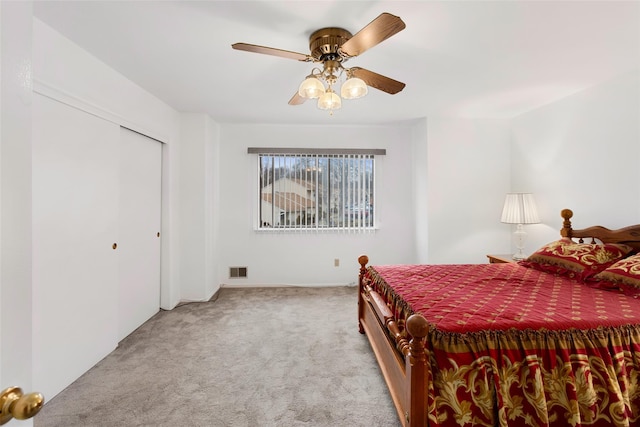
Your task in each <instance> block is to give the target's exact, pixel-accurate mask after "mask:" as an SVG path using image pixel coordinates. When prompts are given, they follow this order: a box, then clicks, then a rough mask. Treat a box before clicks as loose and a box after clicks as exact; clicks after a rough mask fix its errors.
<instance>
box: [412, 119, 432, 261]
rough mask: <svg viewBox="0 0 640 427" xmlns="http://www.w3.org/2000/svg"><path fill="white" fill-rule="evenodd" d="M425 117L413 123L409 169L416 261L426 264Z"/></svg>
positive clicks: (427, 243) (427, 182)
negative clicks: (411, 185)
mask: <svg viewBox="0 0 640 427" xmlns="http://www.w3.org/2000/svg"><path fill="white" fill-rule="evenodd" d="M428 126H429V124H428V121H427V119H426V118H425V119H420V120H416V121H415V122H414V123H413V127H412V130H413V135H412V137H411V140H412V153H411V160H412V162H411V170H412V172H413V177H412V180H411V181H412V182H413V210H414V212H415V222H414V227H415V236H416V262H417V263H419V264H426V263H427V262H428V261H427V260H428V259H429V226H428V225H429V224H428V221H427V218H428V217H429V203H428V197H427V196H428V194H429V192H428V190H429V181H428V179H429V178H428V171H427V161H428V159H427V155H428V149H427V145H428V143H429V141H428V139H427V128H428Z"/></svg>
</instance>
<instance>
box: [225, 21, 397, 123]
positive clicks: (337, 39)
mask: <svg viewBox="0 0 640 427" xmlns="http://www.w3.org/2000/svg"><path fill="white" fill-rule="evenodd" d="M405 27H406V25H405V23H404V22H403V21H402V19H400V18H399V17H397V16H394V15H392V14H390V13H386V12H385V13H382V14H380V15H379V16H378V17H377V18H375V19H374V20H373V21H371V22H370V23H369V24H367V25H366V26H365V27H364V28H362V29H361V30H360V31H358V32H357V33H356V34H355V35H352V34H351V33H350V32H349V31H347V30H345V29H343V28H337V27H327V28H321V29H319V30H317V31H314V32H313V33H312V34H311V36H310V37H309V50H310V54H304V53H298V52H292V51H288V50H282V49H275V48H272V47H265V46H258V45H254V44H248V43H235V44H233V45H231V47H233V48H234V49H237V50H244V51H247V52H254V53H262V54H265V55H273V56H279V57H282V58H288V59H295V60H297V61H302V62H313V63H320V64H322V69H320V68H314V69H313V70H312V71H311V73H310V74H309V75H308V76H307V77H306V79H305V80H304V81H303V82H302V84H300V87H299V88H298V91H297V92H296V93H295V94H294V95H293V97H292V98H291V99H290V100H289V104H290V105H299V104H302V103H303V102H305V101H306V100H307V99H313V98H318V108H320V109H323V110H330V111H331V112H332V111H333V110H337V109H339V108H340V107H341V105H342V102H341V98H340V96H338V95H337V94H336V92H335V90H334V88H333V87H334V85H336V83H337V82H338V81H339V80H341V79H344V83H343V84H342V87H341V89H340V95H341V96H342V98H344V99H355V98H360V97H362V96H364V95H366V94H367V86H371V87H374V88H376V89H378V90H381V91H383V92H386V93H389V94H392V95H393V94H396V93H398V92H400V91H401V90H402V89H404V87H405V84H404V83H402V82H399V81H397V80H394V79H392V78H389V77H386V76H383V75H381V74H377V73H374V72H373V71H369V70H366V69H364V68H360V67H352V68H345V67H344V66H343V64H344V63H345V62H346V61H347V60H349V59H350V58H353V57H356V56H358V55H360V54H362V53H363V52H365V51H367V50H369V49H371V48H372V47H374V46H375V45H377V44H379V43H381V42H383V41H385V40H386V39H388V38H389V37H391V36H393V35H395V34H397V33H399V32H400V31H402V30H404V28H405ZM322 82H324V83H325V84H326V87H325V84H323V83H322Z"/></svg>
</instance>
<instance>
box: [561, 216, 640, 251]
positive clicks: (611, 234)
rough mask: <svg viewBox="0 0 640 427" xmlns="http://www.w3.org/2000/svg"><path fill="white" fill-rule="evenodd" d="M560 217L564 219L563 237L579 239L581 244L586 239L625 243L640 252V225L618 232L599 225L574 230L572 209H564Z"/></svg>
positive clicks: (621, 229)
mask: <svg viewBox="0 0 640 427" xmlns="http://www.w3.org/2000/svg"><path fill="white" fill-rule="evenodd" d="M560 215H561V216H562V218H563V219H564V222H563V223H562V230H560V235H562V237H569V238H572V239H579V240H578V241H579V242H581V243H582V242H584V239H591V241H592V242H593V241H594V240H593V239H598V240H600V241H601V242H603V243H624V244H625V245H629V246H632V247H634V248H635V249H636V250H640V224H638V225H631V226H629V227H625V228H620V229H618V230H609V229H608V228H605V227H602V226H599V225H595V226H592V227H588V228H583V229H580V230H574V229H573V228H572V227H571V217H572V216H573V211H572V210H571V209H563V210H562V212H560Z"/></svg>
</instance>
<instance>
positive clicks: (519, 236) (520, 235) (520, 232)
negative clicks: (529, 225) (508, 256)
mask: <svg viewBox="0 0 640 427" xmlns="http://www.w3.org/2000/svg"><path fill="white" fill-rule="evenodd" d="M513 234H514V236H515V240H516V249H517V251H516V253H515V254H514V255H513V259H514V260H516V261H522V260H523V259H525V258H526V257H527V256H526V255H525V254H524V252H523V251H522V250H523V249H524V241H525V239H526V238H527V233H526V231H524V229H523V226H522V224H518V225H517V226H516V231H515V232H514V233H513Z"/></svg>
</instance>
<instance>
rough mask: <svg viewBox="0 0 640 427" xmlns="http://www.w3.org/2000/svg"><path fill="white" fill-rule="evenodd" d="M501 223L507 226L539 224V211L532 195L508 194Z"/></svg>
mask: <svg viewBox="0 0 640 427" xmlns="http://www.w3.org/2000/svg"><path fill="white" fill-rule="evenodd" d="M500 222H504V223H506V224H537V223H539V222H540V218H539V217H538V209H536V203H535V201H534V200H533V194H531V193H508V194H507V197H506V198H505V200H504V207H503V208H502V218H501V219H500Z"/></svg>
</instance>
